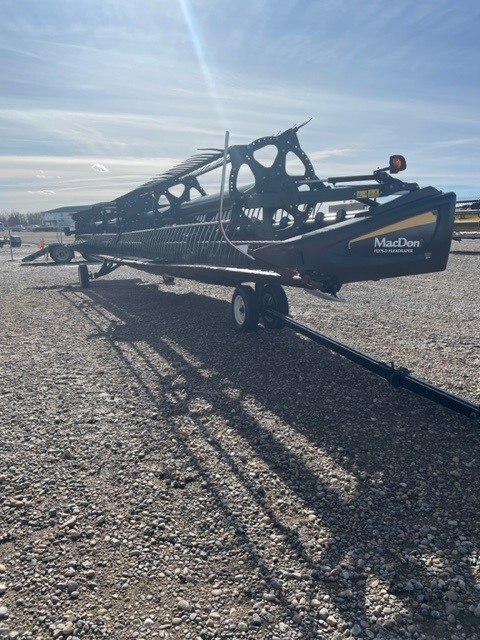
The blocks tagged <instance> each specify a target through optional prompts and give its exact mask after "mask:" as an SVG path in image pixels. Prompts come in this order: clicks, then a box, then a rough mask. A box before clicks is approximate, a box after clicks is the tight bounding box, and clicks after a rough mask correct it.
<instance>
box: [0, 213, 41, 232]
mask: <svg viewBox="0 0 480 640" xmlns="http://www.w3.org/2000/svg"><path fill="white" fill-rule="evenodd" d="M0 222H3V224H4V225H5V227H7V228H9V227H20V226H21V227H30V226H33V225H36V224H42V223H43V218H42V214H41V213H18V212H16V211H11V212H10V213H0Z"/></svg>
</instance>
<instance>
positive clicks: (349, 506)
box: [63, 280, 480, 638]
mask: <svg viewBox="0 0 480 640" xmlns="http://www.w3.org/2000/svg"><path fill="white" fill-rule="evenodd" d="M63 295H64V296H65V297H66V298H67V299H68V300H69V302H70V304H71V305H72V306H73V307H74V309H75V311H74V312H76V313H79V314H84V315H85V318H86V326H87V327H88V326H89V324H88V323H91V324H90V326H91V335H90V337H91V339H99V338H100V339H106V340H107V341H108V342H109V343H110V345H111V348H112V351H113V352H114V354H115V356H116V357H117V358H121V360H122V366H123V368H124V375H125V379H126V381H127V383H128V379H130V380H132V381H133V380H135V381H136V382H137V383H138V384H140V385H141V386H142V388H143V390H144V391H145V393H146V394H147V395H148V397H149V398H150V400H151V403H152V406H153V407H154V408H156V409H157V410H158V412H159V414H161V415H162V416H182V415H185V416H187V415H188V417H189V419H190V420H193V421H194V423H195V426H196V428H197V429H198V433H199V434H201V435H202V436H203V437H204V439H205V441H208V443H209V445H210V446H212V447H214V448H215V449H216V451H217V452H218V455H219V456H220V457H221V458H222V460H223V461H224V462H225V463H226V464H227V465H228V466H229V468H230V470H231V473H232V474H235V476H236V478H237V479H238V481H239V482H241V483H242V484H243V486H244V488H245V490H246V491H247V492H248V493H249V495H250V496H251V499H252V500H254V501H255V502H256V503H257V504H258V511H259V517H261V515H262V514H266V515H267V516H268V517H269V518H270V520H271V521H272V523H273V528H274V530H275V531H276V533H277V534H278V535H281V536H283V537H284V540H285V544H287V545H289V546H290V548H291V549H292V550H293V551H294V552H295V554H296V555H297V557H298V558H300V559H301V561H302V562H303V564H304V566H305V569H306V571H308V573H309V580H310V582H311V585H312V589H315V585H317V586H318V585H320V584H321V585H322V588H324V589H326V590H327V591H328V593H329V594H330V596H331V599H332V600H331V601H332V602H333V603H334V604H335V606H336V608H337V611H338V613H339V615H341V616H344V618H345V620H346V621H347V622H348V623H349V624H354V623H355V622H357V621H358V620H359V619H367V620H369V621H370V623H371V624H373V623H374V622H375V621H376V620H377V619H380V618H381V617H382V615H383V616H387V617H388V611H387V612H383V614H382V613H381V612H378V611H377V612H376V613H375V612H374V613H372V611H371V609H369V608H368V593H369V592H371V591H372V590H373V591H382V590H384V592H385V593H386V594H390V595H393V596H395V598H397V599H399V600H400V601H401V603H402V606H403V609H404V613H403V614H401V615H400V614H399V617H397V618H396V619H395V620H391V621H389V623H388V625H386V626H385V630H384V631H385V633H387V634H389V633H391V634H392V637H404V636H403V630H404V629H406V628H407V625H408V624H410V623H411V622H412V621H413V623H414V624H415V625H416V626H417V628H420V629H422V630H423V632H424V633H425V634H427V637H432V638H450V637H451V629H452V628H453V627H451V626H450V627H449V626H448V625H446V624H443V623H442V621H443V620H445V618H446V616H447V615H448V614H447V612H448V610H449V609H448V607H450V615H455V620H456V622H459V623H460V624H461V625H462V629H463V631H464V632H468V633H473V631H474V629H476V628H477V626H476V625H477V623H478V619H476V618H475V617H474V615H473V613H471V612H470V611H468V606H469V605H470V604H476V603H475V602H474V600H473V595H472V594H474V593H475V589H474V581H475V578H474V575H473V571H472V563H473V562H474V561H475V560H474V559H473V558H474V555H475V552H476V548H475V547H476V543H477V536H478V529H477V516H478V513H479V512H480V488H479V474H478V470H477V467H476V457H475V456H476V451H477V447H478V435H479V434H478V429H477V430H475V426H474V425H472V424H471V423H469V422H468V421H467V420H466V419H463V418H461V417H458V416H456V415H454V414H451V413H450V412H448V411H446V410H444V409H441V408H439V407H436V406H434V405H431V404H430V403H429V402H428V401H426V400H423V399H420V398H417V397H415V396H413V395H411V394H409V393H408V392H406V391H402V390H394V389H392V388H391V387H390V386H389V385H388V384H387V383H385V382H384V381H383V380H380V379H378V378H376V377H375V376H373V374H369V373H368V372H365V371H363V370H362V369H361V368H359V367H357V366H356V365H354V364H352V363H350V362H348V361H346V360H343V359H342V358H340V357H339V356H336V355H334V354H332V353H331V352H329V351H327V350H325V349H323V348H321V347H319V346H317V345H314V344H312V343H311V342H309V341H307V340H305V339H303V338H301V337H299V336H297V335H296V334H294V333H293V332H289V331H288V330H284V331H281V332H267V331H265V330H259V331H258V332H255V333H252V334H242V335H238V334H235V333H234V331H233V330H232V328H231V324H230V305H229V303H228V302H226V301H222V300H218V299H214V298H210V297H206V296H201V295H197V294H193V293H188V294H184V293H183V294H182V293H181V294H176V293H171V292H169V291H159V290H158V287H157V286H153V285H145V284H144V285H141V286H138V285H137V286H136V285H135V284H132V281H129V282H128V283H126V282H125V281H115V280H113V281H101V282H96V283H94V285H93V286H92V288H91V289H89V290H82V291H79V290H78V289H77V290H74V289H64V293H63ZM88 299H90V301H91V305H90V304H89V303H88ZM100 316H101V317H102V321H103V326H104V325H105V320H106V319H107V318H110V320H109V321H110V326H109V329H108V330H107V331H105V330H104V329H103V328H102V323H101V322H98V321H97V318H98V317H100ZM112 317H113V318H114V320H111V318H112ZM123 343H128V344H129V345H130V349H131V350H133V351H134V357H127V356H126V355H125V354H124V353H123V351H122V350H121V348H120V347H121V345H122V344H123ZM145 344H146V345H148V350H147V351H146V350H145V349H143V348H142V346H141V345H145ZM152 353H153V354H158V355H160V356H161V357H162V358H163V359H165V360H166V361H167V362H168V363H170V365H171V367H173V369H174V370H175V371H176V372H177V374H178V375H181V376H182V378H183V379H184V381H185V382H184V385H183V386H182V388H181V389H179V388H178V386H174V385H171V386H170V387H168V381H167V383H166V380H165V377H164V376H163V377H162V376H160V375H159V374H158V373H157V371H156V368H155V365H154V363H153V361H152V358H151V357H150V354H152ZM145 372H148V375H149V378H150V379H152V378H153V379H156V383H155V385H153V386H152V384H147V383H146V382H145V375H144V374H145ZM205 372H208V375H207V376H206V375H205ZM174 377H175V376H172V379H173V378H174ZM185 396H186V400H185ZM194 399H195V400H198V399H200V400H201V401H202V402H203V403H204V405H205V406H206V407H208V409H206V412H207V413H209V414H212V415H216V416H222V417H223V419H224V423H225V424H226V425H228V426H229V427H230V428H231V429H234V430H235V433H236V434H238V436H239V437H240V438H242V439H243V440H244V442H245V445H248V447H251V448H253V449H254V451H255V452H256V455H257V456H258V457H259V458H260V459H261V460H263V462H264V463H265V464H266V465H268V467H269V468H270V470H271V471H272V473H273V474H275V475H276V476H277V477H278V478H280V479H281V481H282V482H283V483H284V484H285V486H286V487H288V489H289V490H290V491H291V492H292V493H293V494H294V495H295V496H297V498H298V499H299V500H301V501H303V502H304V503H305V504H306V505H307V506H308V508H309V509H310V510H311V512H312V513H313V514H315V516H316V518H317V519H318V522H319V523H320V524H321V525H322V526H326V527H328V529H329V531H330V533H331V535H330V538H329V542H328V543H326V544H325V545H324V547H323V548H322V549H321V553H318V550H317V552H316V553H315V552H314V550H312V548H311V546H309V545H308V544H306V543H305V540H304V538H305V536H304V535H303V536H302V532H301V531H300V529H299V528H298V527H295V526H291V525H289V524H288V519H284V520H282V519H281V518H280V517H279V515H278V511H275V510H274V509H273V508H272V506H271V505H270V504H269V501H268V499H267V498H266V496H265V494H264V492H263V491H262V488H261V486H259V483H258V482H256V481H254V480H252V478H251V477H250V475H249V474H248V473H247V472H246V470H245V468H244V467H245V465H244V464H243V463H242V460H241V457H240V458H239V457H238V451H236V450H234V449H232V450H228V449H226V448H225V446H224V444H222V440H221V438H220V435H219V434H218V433H216V432H215V429H213V428H211V427H210V426H209V422H208V421H206V420H203V419H202V418H203V417H204V415H202V414H201V413H192V412H191V411H190V410H189V408H188V404H189V403H188V401H189V400H194ZM252 407H255V410H254V411H253V410H252ZM277 424H278V425H280V424H282V425H288V427H289V428H290V429H294V430H295V431H296V432H297V433H298V434H299V436H301V437H302V438H303V439H305V440H306V441H307V447H306V449H305V451H301V450H299V448H298V447H292V446H290V443H289V442H288V441H285V439H284V438H281V437H279V435H278V433H277V430H276V425H277ZM278 431H280V428H279V429H278ZM177 437H178V441H179V443H181V446H182V447H183V449H184V452H185V455H186V456H188V457H189V459H190V463H191V464H192V465H193V466H195V468H196V469H197V471H198V472H199V474H201V475H202V476H203V480H204V481H205V482H206V483H207V486H208V489H209V491H211V493H212V495H214V496H215V498H216V501H217V503H218V506H219V508H221V509H222V510H223V511H224V512H225V514H226V516H227V517H228V518H229V519H230V521H231V522H232V523H233V526H234V529H235V533H236V536H237V539H238V540H239V541H240V542H241V544H242V545H243V546H244V547H245V548H246V549H247V550H248V552H249V554H250V557H251V559H252V561H253V562H255V563H256V564H257V565H259V566H260V567H261V568H262V571H263V572H264V574H265V576H271V575H272V574H274V573H275V568H274V567H272V566H270V565H269V563H268V561H267V560H266V559H265V556H264V553H263V549H262V545H259V544H258V542H256V541H255V540H252V539H251V538H250V537H249V534H248V527H247V526H245V523H244V522H242V517H241V515H239V509H241V505H236V504H228V503H227V502H226V501H225V499H224V498H223V497H221V495H220V494H219V492H218V491H217V489H216V488H215V484H216V482H217V481H216V480H215V479H214V478H213V477H212V476H211V474H209V472H208V470H205V468H203V467H202V463H201V460H200V459H199V458H198V454H197V453H195V451H193V450H192V448H191V447H190V446H189V441H188V439H187V438H186V437H185V436H183V435H182V434H181V433H180V432H178V434H177ZM246 449H247V447H246ZM315 452H317V453H318V455H319V456H324V455H326V456H328V458H329V459H331V460H334V462H335V466H336V468H337V469H338V470H339V471H338V473H340V474H341V473H343V474H350V475H352V474H353V476H354V478H355V492H354V495H353V497H351V496H350V497H346V495H345V494H342V491H341V490H340V489H338V488H336V487H335V485H334V484H332V482H331V479H330V478H329V473H330V472H329V471H328V470H326V471H325V472H323V471H322V469H321V468H320V469H316V470H312V469H313V467H314V465H312V464H309V459H311V457H312V455H313V454H315ZM240 513H241V511H240ZM472 559H473V560H472ZM352 588H353V592H354V595H352V592H351V589H352ZM447 592H450V596H449V595H448V593H447ZM453 592H455V593H457V594H459V595H458V598H459V599H461V600H463V601H464V603H465V604H464V607H463V608H462V606H460V607H458V606H456V605H455V602H454V601H453V599H454V595H451V594H452V593H453ZM477 593H478V592H477ZM276 595H277V597H278V599H279V600H280V601H281V600H282V594H281V589H280V588H278V589H277V591H276ZM352 597H357V598H358V600H357V601H356V603H355V611H353V609H352V605H351V599H352ZM449 597H451V598H452V601H451V600H449ZM455 598H457V596H455ZM452 612H453V613H452ZM311 624H313V623H312V622H311V621H310V622H309V621H308V620H307V619H303V620H301V621H299V622H298V625H299V626H300V627H302V628H304V629H307V628H311V627H309V625H311ZM396 629H397V630H398V632H399V633H400V630H402V632H401V635H399V636H397V635H395V634H396V633H397V631H395V630H396ZM382 637H383V636H382ZM405 637H410V636H405Z"/></svg>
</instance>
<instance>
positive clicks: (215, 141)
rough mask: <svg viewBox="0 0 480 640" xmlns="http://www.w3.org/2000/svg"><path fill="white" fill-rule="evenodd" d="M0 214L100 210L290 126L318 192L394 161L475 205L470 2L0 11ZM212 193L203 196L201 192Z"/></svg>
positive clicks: (196, 2) (476, 123) (475, 64)
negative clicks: (210, 151) (174, 169)
mask: <svg viewBox="0 0 480 640" xmlns="http://www.w3.org/2000/svg"><path fill="white" fill-rule="evenodd" d="M1 7H2V20H1V21H0V62H1V64H0V79H1V80H0V86H1V98H2V99H1V102H0V133H1V140H2V144H1V146H0V175H1V179H0V212H2V213H3V212H10V211H21V212H28V211H41V210H46V209H51V208H54V207H58V206H63V205H77V204H78V205H79V204H89V203H94V202H99V201H105V200H111V199H113V198H115V197H117V196H119V195H121V194H122V193H125V192H126V191H129V190H131V189H132V188H134V187H136V186H138V185H139V184H141V183H143V182H145V181H147V180H148V179H149V178H151V177H152V176H154V175H157V174H159V173H161V172H162V171H164V170H166V169H168V168H169V167H170V166H171V165H172V164H175V163H177V162H180V161H181V160H183V159H184V158H186V157H188V156H189V155H191V154H192V153H194V152H195V151H196V149H197V148H198V147H221V146H222V145H223V140H224V132H225V130H226V129H228V130H229V131H230V132H231V133H230V135H231V137H230V142H231V144H235V143H246V142H248V141H250V140H253V139H254V138H257V137H260V136H264V135H269V134H272V133H275V132H277V131H279V130H282V129H285V128H288V127H289V126H291V125H293V124H295V123H301V122H303V121H305V120H307V119H308V118H310V117H313V120H312V122H311V123H310V124H309V125H308V126H307V127H305V128H304V129H302V130H301V131H300V139H301V142H302V146H303V148H304V149H305V151H306V152H307V153H308V154H309V155H310V157H311V159H312V161H313V163H314V166H315V168H316V171H317V175H318V176H319V177H326V176H331V175H345V174H347V173H350V172H359V173H365V172H367V171H370V170H372V169H374V168H376V167H378V166H383V165H384V164H385V162H386V160H387V159H388V156H389V155H390V154H392V153H402V154H404V155H405V156H406V158H407V164H408V168H407V172H406V173H405V174H403V175H404V177H405V179H406V180H408V181H414V182H418V183H419V184H421V185H422V186H425V185H427V184H432V185H433V186H435V187H437V188H440V189H443V190H454V191H456V192H457V195H458V197H463V198H465V197H472V196H479V195H480V117H479V112H480V83H479V78H480V71H479V69H480V37H479V33H480V2H478V0H458V2H456V3H454V2H452V1H451V0H448V1H447V0H437V1H436V2H432V1H430V0H417V1H415V2H410V1H409V0H398V1H397V2H385V1H384V0H382V1H379V0H369V1H368V2H360V1H358V0H356V1H353V0H317V1H313V0H242V1H241V2H240V1H239V0H166V1H164V0H143V1H142V2H138V3H137V2H132V1H131V0H98V1H93V0H56V1H54V0H2V2H1ZM213 189H215V190H216V187H215V186H214V187H213Z"/></svg>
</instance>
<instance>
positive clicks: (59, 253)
mask: <svg viewBox="0 0 480 640" xmlns="http://www.w3.org/2000/svg"><path fill="white" fill-rule="evenodd" d="M49 254H50V257H51V259H52V260H53V261H54V262H56V263H57V264H67V262H71V261H72V258H73V256H74V255H75V253H74V251H73V249H72V248H71V247H69V246H68V245H66V244H54V245H53V246H51V247H50V250H49Z"/></svg>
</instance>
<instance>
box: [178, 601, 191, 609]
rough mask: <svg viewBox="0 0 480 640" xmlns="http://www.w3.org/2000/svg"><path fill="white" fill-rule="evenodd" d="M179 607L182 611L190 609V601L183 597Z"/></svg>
mask: <svg viewBox="0 0 480 640" xmlns="http://www.w3.org/2000/svg"><path fill="white" fill-rule="evenodd" d="M178 608H179V609H181V610H182V611H190V603H189V602H188V600H183V598H182V599H181V600H179V601H178Z"/></svg>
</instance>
